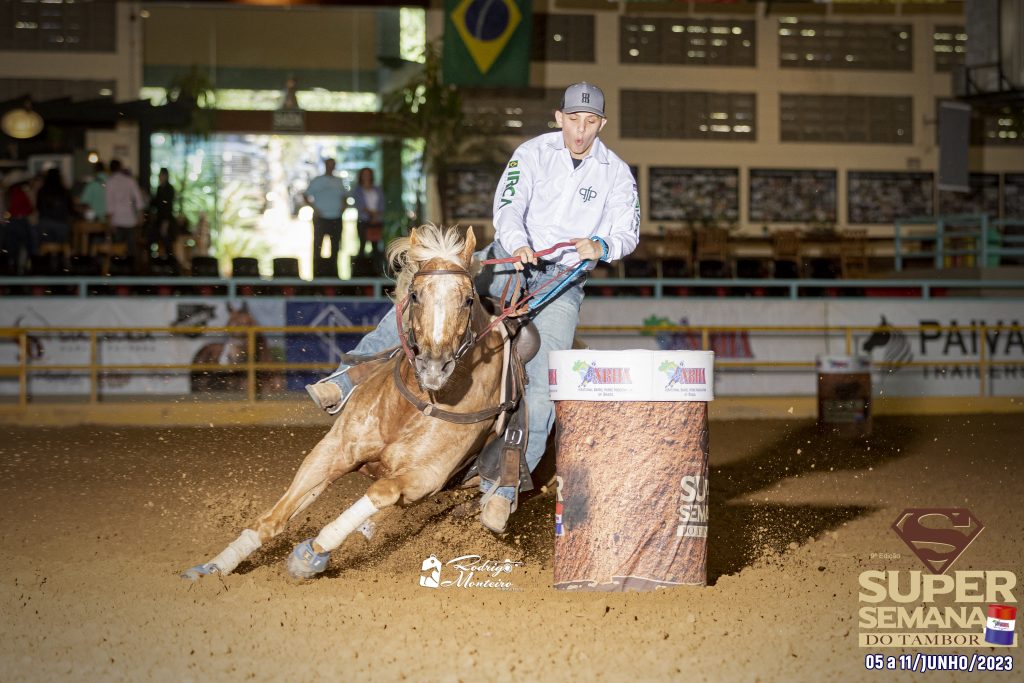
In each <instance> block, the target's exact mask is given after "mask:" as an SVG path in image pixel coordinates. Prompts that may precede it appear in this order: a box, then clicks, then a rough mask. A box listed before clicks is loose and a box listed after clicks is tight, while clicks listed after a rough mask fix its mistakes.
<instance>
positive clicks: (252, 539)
mask: <svg viewBox="0 0 1024 683" xmlns="http://www.w3.org/2000/svg"><path fill="white" fill-rule="evenodd" d="M259 547H260V535H259V534H257V533H256V532H255V531H253V530H252V529H245V530H244V531H242V533H241V534H240V535H239V536H238V538H236V539H235V540H233V541H231V544H230V545H228V547H227V548H224V550H223V552H221V554H220V555H218V556H217V557H215V558H213V560H211V562H212V563H213V564H215V565H217V568H218V569H219V570H220V573H221V574H230V573H231V572H233V571H235V567H237V566H238V564H239V563H240V562H241V561H242V560H244V559H245V558H247V557H249V555H251V554H252V551H254V550H256V548H259Z"/></svg>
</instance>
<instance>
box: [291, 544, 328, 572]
mask: <svg viewBox="0 0 1024 683" xmlns="http://www.w3.org/2000/svg"><path fill="white" fill-rule="evenodd" d="M330 559H331V554H330V553H329V552H326V553H318V552H316V551H315V550H313V539H312V538H307V539H306V540H305V541H303V542H302V543H300V544H298V545H297V546H295V549H294V550H292V554H291V555H289V556H288V573H289V574H291V575H292V576H294V577H295V578H296V579H312V578H313V577H314V576H316V575H317V574H319V573H321V572H323V570H325V569H327V561H328V560H330Z"/></svg>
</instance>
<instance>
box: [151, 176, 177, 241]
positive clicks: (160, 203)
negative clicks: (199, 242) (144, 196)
mask: <svg viewBox="0 0 1024 683" xmlns="http://www.w3.org/2000/svg"><path fill="white" fill-rule="evenodd" d="M158 177H159V184H158V185H157V188H156V194H155V195H154V196H153V199H152V200H151V201H150V202H149V211H150V216H149V236H148V237H147V241H148V242H149V244H151V245H152V244H153V243H154V242H156V243H157V244H158V245H159V248H160V249H161V250H162V252H163V254H164V255H165V256H170V255H171V254H173V253H174V238H175V237H177V234H176V230H175V224H174V196H175V193H174V187H173V186H172V185H171V182H170V174H169V173H168V172H167V169H166V168H161V169H160V174H159V176H158Z"/></svg>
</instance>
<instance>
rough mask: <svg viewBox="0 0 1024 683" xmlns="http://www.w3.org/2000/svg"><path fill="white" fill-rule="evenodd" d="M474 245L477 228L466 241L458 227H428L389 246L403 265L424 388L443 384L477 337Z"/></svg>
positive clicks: (401, 290)
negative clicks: (473, 272) (473, 262)
mask: <svg viewBox="0 0 1024 683" xmlns="http://www.w3.org/2000/svg"><path fill="white" fill-rule="evenodd" d="M475 247H476V237H475V236H474V235H473V229H472V228H470V229H469V230H468V231H467V232H466V237H465V239H463V238H461V237H459V234H458V232H457V231H455V230H454V229H447V230H444V229H441V228H438V227H435V226H433V225H425V226H421V227H419V228H414V229H413V230H412V232H411V234H410V235H409V238H408V239H407V240H399V241H398V242H397V243H396V244H394V245H392V247H391V248H390V249H389V255H390V257H391V260H392V262H393V263H395V264H396V265H398V266H400V267H401V268H402V273H401V275H400V276H399V279H398V287H397V292H398V294H397V296H398V298H399V300H403V299H404V300H405V306H406V310H407V311H408V325H407V326H406V336H407V340H408V343H409V348H410V350H411V351H412V354H413V366H414V368H415V370H416V379H417V381H418V382H419V384H420V386H421V387H422V388H424V389H427V390H430V391H436V390H438V389H440V388H441V387H442V386H444V384H445V382H447V381H448V379H449V378H450V377H451V375H452V371H454V370H455V364H456V362H457V361H458V359H459V356H460V355H461V354H462V353H465V351H466V349H467V348H468V345H469V344H471V343H472V341H473V329H472V317H473V307H474V305H475V302H476V289H475V288H474V285H473V274H472V259H473V249H474V248H475Z"/></svg>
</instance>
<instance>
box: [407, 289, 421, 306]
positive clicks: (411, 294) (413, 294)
mask: <svg viewBox="0 0 1024 683" xmlns="http://www.w3.org/2000/svg"><path fill="white" fill-rule="evenodd" d="M409 301H411V302H413V303H414V304H415V303H419V301H420V298H419V297H418V296H416V292H415V291H411V292H409Z"/></svg>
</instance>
